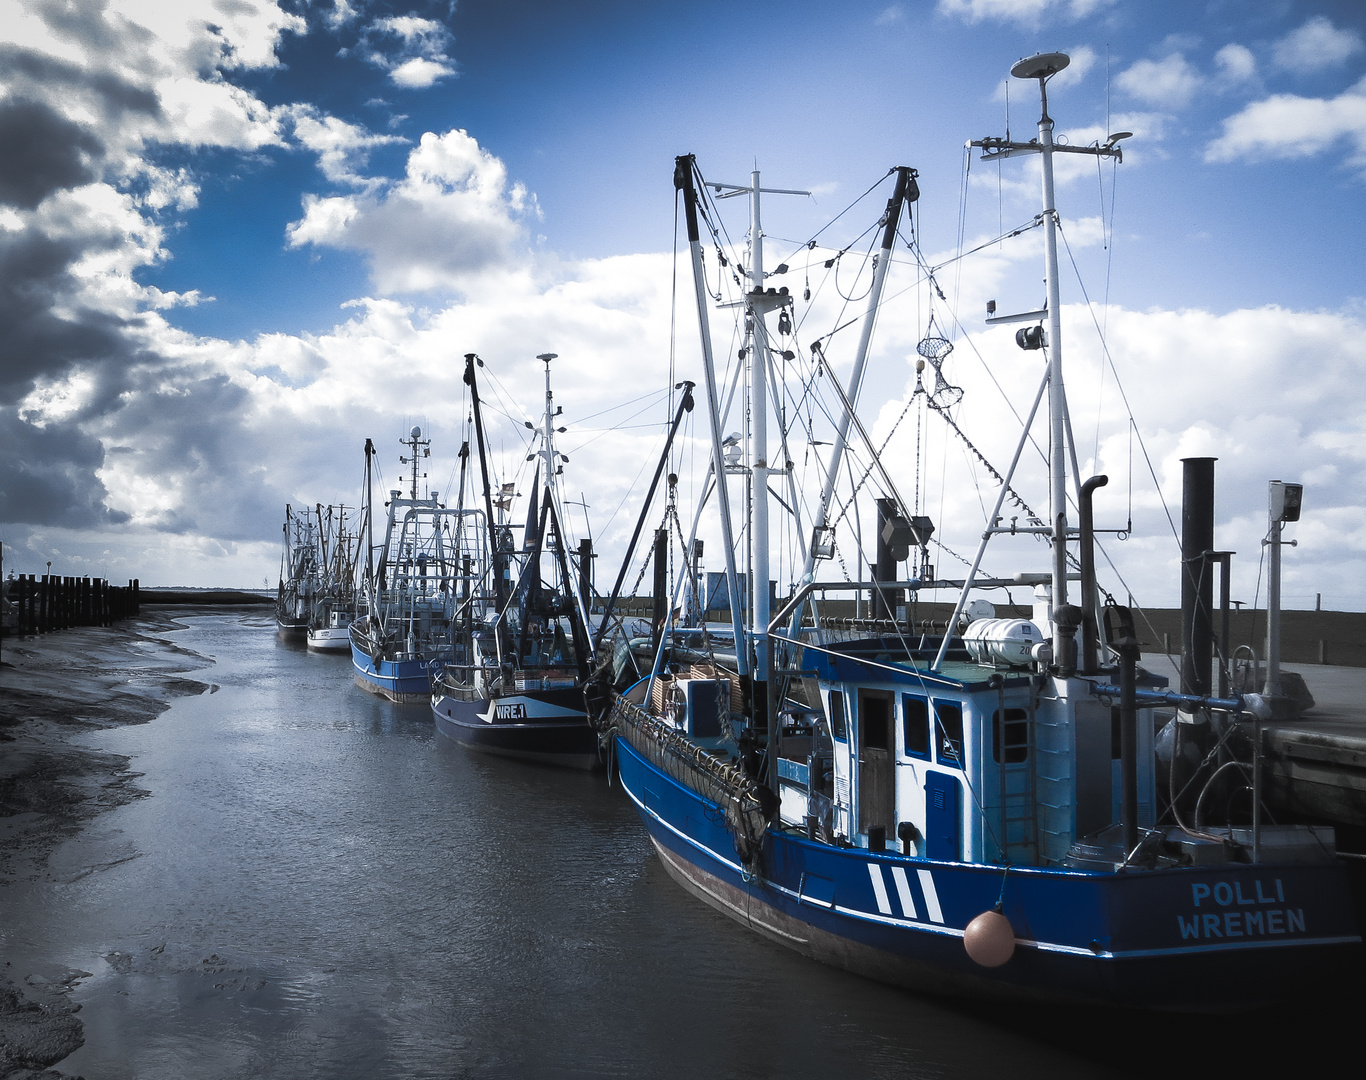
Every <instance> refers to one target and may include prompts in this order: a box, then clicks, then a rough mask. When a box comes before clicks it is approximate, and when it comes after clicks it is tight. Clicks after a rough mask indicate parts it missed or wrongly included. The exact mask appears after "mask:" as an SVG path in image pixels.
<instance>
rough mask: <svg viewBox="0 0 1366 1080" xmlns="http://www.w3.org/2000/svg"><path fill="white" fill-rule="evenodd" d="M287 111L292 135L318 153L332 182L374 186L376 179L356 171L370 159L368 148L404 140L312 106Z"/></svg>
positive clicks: (323, 171)
mask: <svg viewBox="0 0 1366 1080" xmlns="http://www.w3.org/2000/svg"><path fill="white" fill-rule="evenodd" d="M288 112H289V115H290V116H291V118H292V119H293V122H294V137H295V138H296V139H298V140H299V142H300V143H301V144H302V145H303V146H304V147H305V148H306V149H308V150H311V151H313V152H314V153H315V154H317V155H318V167H319V168H320V169H321V170H322V173H323V175H324V176H326V177H327V178H328V179H329V180H331V181H333V182H334V183H339V184H352V185H356V186H359V187H369V186H373V185H374V184H375V183H376V182H377V181H374V180H372V179H367V178H365V177H363V176H361V175H360V173H359V172H358V170H359V169H360V168H362V167H363V166H364V165H365V164H366V162H367V160H368V159H369V155H370V151H371V150H372V149H374V148H375V147H376V146H385V145H388V144H391V143H401V142H403V141H404V140H403V139H401V138H399V137H398V136H396V135H375V134H372V133H371V132H368V131H366V130H365V128H363V127H361V126H360V125H358V124H351V123H347V122H346V121H345V120H340V119H338V118H337V117H335V116H328V115H326V114H325V113H322V112H319V110H318V109H317V108H316V107H314V106H312V105H295V106H293V107H291V108H290V109H289V110H288Z"/></svg>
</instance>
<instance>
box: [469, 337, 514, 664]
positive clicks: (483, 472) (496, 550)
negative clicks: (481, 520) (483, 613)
mask: <svg viewBox="0 0 1366 1080" xmlns="http://www.w3.org/2000/svg"><path fill="white" fill-rule="evenodd" d="M475 361H478V362H479V363H480V364H482V363H483V361H482V360H479V357H478V356H476V355H475V354H474V353H466V354H465V384H466V385H467V386H468V387H469V388H470V401H471V404H472V406H473V410H474V436H475V441H476V443H477V444H478V447H479V475H480V478H481V479H482V480H483V483H484V513H485V514H487V515H488V528H487V532H488V542H489V560H490V562H491V563H492V566H493V596H494V603H495V610H497V611H502V610H503V602H504V601H505V600H506V599H507V582H506V581H505V580H504V579H503V558H502V552H501V547H502V545H501V543H500V537H499V536H498V530H497V528H496V527H495V525H494V522H495V521H496V520H497V519H495V518H494V516H493V492H492V490H491V489H490V487H489V463H488V455H487V453H486V452H485V449H484V417H483V413H482V412H481V411H480V408H479V386H478V383H477V382H476V381H475V377H474V364H475ZM498 636H499V640H500V641H501V640H502V632H501V630H500V631H499V635H498Z"/></svg>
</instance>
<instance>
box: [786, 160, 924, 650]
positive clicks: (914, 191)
mask: <svg viewBox="0 0 1366 1080" xmlns="http://www.w3.org/2000/svg"><path fill="white" fill-rule="evenodd" d="M919 175H920V174H919V173H917V172H916V171H915V170H914V169H912V168H908V167H907V166H905V165H899V166H897V169H896V186H895V188H894V189H893V190H892V197H891V198H890V199H889V200H887V212H886V216H885V220H886V224H885V226H884V227H883V230H882V245H881V250H880V251H879V254H878V257H877V260H876V263H875V265H874V267H873V285H872V288H871V289H870V290H869V291H868V308H867V311H866V312H865V313H864V317H863V328H862V330H861V331H860V332H859V341H858V350H857V351H856V352H855V354H854V370H853V372H852V373H851V374H850V376H849V390H848V392H847V393H846V394H845V397H846V398H847V399H848V401H849V403H850V408H847V409H845V410H844V412H843V413H842V414H841V415H840V422H839V427H838V428H837V430H836V434H835V446H834V448H833V450H832V451H831V453H830V466H829V468H828V469H827V470H826V474H825V484H824V486H823V488H822V490H821V501H820V503H819V504H818V505H817V507H816V521H815V531H814V532H813V534H812V535H813V536H819V535H820V531H821V530H822V529H824V528H825V524H826V521H827V515H828V514H829V512H830V500H831V498H832V497H833V496H834V493H835V482H836V480H837V479H838V478H839V471H840V463H841V461H842V459H843V457H844V450H845V447H846V446H847V445H848V442H849V426H850V424H851V422H852V421H853V411H852V406H853V403H855V402H857V401H858V396H859V390H860V388H861V387H862V386H863V372H864V369H865V367H866V366H867V362H868V346H869V344H870V343H871V342H872V339H873V324H874V320H875V318H876V316H877V311H878V307H879V306H880V305H881V303H882V287H883V283H884V282H885V281H886V279H887V270H888V268H889V267H890V266H891V264H892V246H893V245H894V244H895V243H896V233H897V229H898V228H900V224H901V208H902V206H903V205H905V204H909V203H913V202H915V201H916V200H917V199H919V198H920V187H919V185H917V184H916V182H915V181H916V177H917V176H919ZM832 377H833V372H832ZM815 564H816V545H815V544H812V545H811V546H810V549H809V550H808V551H807V554H806V559H805V562H804V565H803V567H802V577H803V579H805V577H806V575H808V574H810V573H811V571H812V570H813V569H814V568H815ZM793 619H794V620H800V619H801V609H800V608H798V609H797V611H796V613H795V614H794V615H793ZM796 627H797V623H796V622H794V624H793V636H796Z"/></svg>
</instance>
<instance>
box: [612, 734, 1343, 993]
mask: <svg viewBox="0 0 1366 1080" xmlns="http://www.w3.org/2000/svg"><path fill="white" fill-rule="evenodd" d="M615 745H616V757H617V762H618V771H619V776H620V779H621V784H622V787H623V789H624V790H625V791H626V793H627V794H628V796H629V797H630V799H631V801H632V802H633V803H634V804H635V806H636V808H637V810H638V811H639V812H640V815H641V818H642V819H643V821H644V823H645V826H646V828H647V829H648V830H649V833H650V836H651V839H652V840H653V842H654V844H655V847H656V849H657V850H658V852H659V855H660V858H661V860H662V862H663V863H664V866H665V868H666V870H667V871H668V872H669V874H670V875H671V876H672V877H674V878H675V879H676V880H678V882H679V883H680V884H682V885H683V886H684V887H685V888H686V889H687V890H688V891H690V892H691V893H693V894H694V895H695V896H697V897H698V898H700V899H702V900H703V901H705V902H706V903H708V904H710V905H711V906H713V907H715V908H716V909H717V910H718V911H721V912H723V913H724V914H726V915H729V916H730V917H731V918H733V919H735V920H737V921H738V922H741V923H743V924H745V925H747V926H749V927H751V928H752V929H754V930H756V931H758V932H759V933H761V934H763V935H765V936H766V937H769V938H771V939H773V940H774V941H777V942H779V943H781V944H783V945H786V946H788V947H789V948H793V949H795V950H797V951H798V952H801V953H803V954H805V955H807V956H809V957H811V958H813V959H815V960H819V961H821V962H824V963H828V964H832V965H834V966H837V967H841V968H845V969H847V970H849V971H852V972H855V973H857V974H860V975H864V976H867V977H871V978H874V979H878V980H880V981H883V982H887V983H892V984H895V985H898V986H903V987H906V988H908V989H911V990H916V991H922V992H933V993H936V994H942V993H949V994H955V995H958V996H966V997H991V998H1013V999H1024V1000H1028V999H1036V1000H1049V1001H1070V1002H1075V1003H1085V1004H1092V1005H1095V1004H1107V1005H1115V1006H1124V1007H1137V1008H1147V1009H1157V1010H1178V1011H1184V1012H1189V1011H1205V1012H1231V1011H1240V1010H1246V1009H1253V1008H1257V1007H1260V1006H1264V1005H1268V1004H1271V1003H1273V1002H1276V1001H1285V1000H1286V999H1287V998H1295V997H1300V998H1302V999H1307V996H1308V995H1319V996H1321V995H1324V994H1326V993H1328V992H1329V991H1330V987H1332V986H1334V985H1336V984H1335V981H1334V980H1335V979H1337V978H1338V977H1340V975H1341V973H1342V972H1343V971H1344V969H1345V968H1346V967H1347V966H1348V965H1350V964H1352V963H1353V962H1359V960H1360V958H1361V954H1362V946H1361V938H1360V935H1359V933H1358V930H1357V927H1356V924H1355V920H1354V916H1353V912H1352V905H1351V899H1350V894H1349V891H1348V888H1347V883H1346V879H1345V875H1344V871H1343V870H1342V868H1341V867H1340V866H1338V865H1335V864H1325V865H1296V864H1289V865H1280V866H1278V865H1267V864H1261V865H1256V866H1253V865H1226V866H1220V867H1211V868H1209V870H1208V871H1200V872H1198V873H1197V872H1192V871H1191V870H1188V869H1173V870H1165V871H1163V870H1158V871H1144V872H1135V873H1127V874H1124V873H1104V872H1088V871H1073V870H1063V869H1052V868H1022V869H1018V870H1017V869H1011V870H1010V871H1009V872H1008V873H1005V872H1003V868H1002V867H999V866H983V865H972V864H963V863H949V862H941V861H936V860H931V859H923V858H915V857H908V856H900V855H896V854H892V853H890V852H888V853H886V854H883V853H873V852H870V851H868V850H867V849H862V848H848V847H836V846H832V845H828V844H823V843H819V842H816V841H813V840H809V839H807V838H806V837H804V836H802V835H801V834H800V833H797V832H793V831H787V830H777V829H772V828H770V829H769V830H768V832H767V834H766V835H765V838H764V844H763V848H762V852H761V854H760V856H759V858H758V859H757V860H756V861H754V862H753V863H752V864H750V865H749V866H747V865H746V864H745V863H744V862H743V861H742V860H741V859H740V858H739V856H738V855H737V854H736V849H735V845H734V844H733V843H732V839H731V833H730V832H729V831H728V829H727V827H726V824H725V820H726V815H725V813H724V812H723V811H721V810H720V808H719V807H718V806H717V804H716V803H714V802H712V801H710V800H709V799H706V798H704V797H703V796H701V795H700V794H698V793H697V792H695V791H693V790H692V789H691V788H689V787H688V786H687V785H685V784H682V783H680V782H679V781H678V780H675V779H674V778H673V777H671V776H669V775H667V774H666V773H665V772H663V771H662V770H661V769H659V768H657V767H656V766H655V765H653V764H652V763H651V762H650V761H649V760H648V759H647V758H646V757H645V756H644V755H643V754H641V753H640V752H639V751H637V750H636V748H635V747H633V746H632V745H631V744H630V742H629V741H627V739H625V738H622V737H620V736H619V737H617V738H616V744H615ZM998 901H999V902H1000V903H1001V904H1002V908H1003V913H1004V914H1005V915H1006V917H1007V918H1008V919H1009V920H1010V923H1011V926H1012V929H1013V930H1014V933H1015V938H1016V946H1015V950H1014V954H1013V955H1012V957H1011V958H1010V960H1009V961H1007V962H1006V963H1005V964H1003V965H1002V966H1000V967H997V968H985V967H981V966H979V965H977V964H976V963H974V962H973V961H972V960H971V959H970V958H969V956H968V954H967V952H966V950H965V948H964V944H963V935H964V931H965V929H966V927H967V925H968V923H970V922H971V921H972V920H973V919H974V918H976V917H977V916H978V915H980V914H982V913H983V912H986V911H990V910H992V909H993V908H994V907H995V905H996V904H997V902H998Z"/></svg>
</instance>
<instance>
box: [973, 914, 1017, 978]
mask: <svg viewBox="0 0 1366 1080" xmlns="http://www.w3.org/2000/svg"><path fill="white" fill-rule="evenodd" d="M963 948H965V949H966V950H967V951H968V956H969V957H971V958H972V960H973V962H974V963H978V964H981V965H982V966H983V967H992V968H994V967H1000V966H1001V965H1002V964H1004V963H1005V962H1006V961H1007V960H1009V959H1010V958H1011V957H1012V956H1014V955H1015V930H1014V929H1013V928H1012V927H1011V925H1010V920H1009V919H1007V918H1006V917H1005V916H1004V915H1002V914H1001V913H1000V912H999V911H995V910H992V911H984V912H982V914H980V915H978V916H977V918H975V919H973V920H972V922H970V923H968V928H967V929H966V930H964V931H963Z"/></svg>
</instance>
